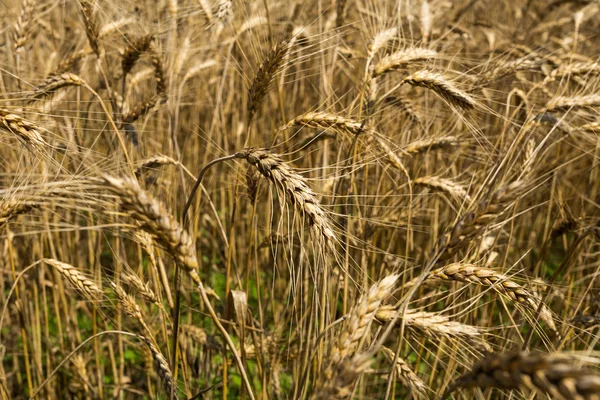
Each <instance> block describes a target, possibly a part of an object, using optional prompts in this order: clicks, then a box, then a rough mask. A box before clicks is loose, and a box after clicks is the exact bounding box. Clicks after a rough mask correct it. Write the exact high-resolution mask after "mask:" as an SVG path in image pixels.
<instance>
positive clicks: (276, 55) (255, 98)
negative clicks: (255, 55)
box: [246, 40, 290, 125]
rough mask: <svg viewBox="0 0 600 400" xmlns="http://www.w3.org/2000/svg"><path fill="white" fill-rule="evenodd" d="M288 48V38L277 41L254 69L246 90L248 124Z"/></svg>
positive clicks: (281, 64)
mask: <svg viewBox="0 0 600 400" xmlns="http://www.w3.org/2000/svg"><path fill="white" fill-rule="evenodd" d="M289 49H290V42H289V40H283V41H281V42H279V43H277V45H275V47H273V49H271V52H270V53H269V54H268V55H267V57H266V58H265V60H264V61H263V63H262V65H261V66H260V67H259V68H258V71H256V75H255V76H254V79H253V80H252V85H250V89H249V91H248V103H247V105H246V108H247V109H248V125H250V122H251V121H252V119H253V118H254V115H255V114H256V112H257V111H258V108H259V107H260V105H261V103H262V102H263V100H264V98H265V96H266V95H267V93H268V91H269V88H270V86H271V84H272V82H273V80H274V79H275V76H276V75H277V74H278V73H279V71H281V69H282V68H283V65H284V62H285V59H286V57H287V54H288V51H289Z"/></svg>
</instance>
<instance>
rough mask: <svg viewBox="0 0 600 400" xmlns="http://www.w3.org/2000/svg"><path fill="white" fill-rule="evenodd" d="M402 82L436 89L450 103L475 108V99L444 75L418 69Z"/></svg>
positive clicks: (464, 107) (460, 106)
mask: <svg viewBox="0 0 600 400" xmlns="http://www.w3.org/2000/svg"><path fill="white" fill-rule="evenodd" d="M402 83H408V84H409V85H411V86H421V87H425V88H427V89H429V90H432V91H434V92H435V93H437V94H438V95H439V96H440V97H442V98H443V99H444V100H446V101H447V102H448V103H450V104H452V105H455V106H457V107H459V108H462V109H465V110H469V109H473V108H475V104H476V103H475V100H474V99H473V98H472V97H471V96H469V95H468V94H466V93H465V92H464V91H462V90H460V89H459V88H457V87H456V86H455V85H454V84H453V83H452V82H450V81H449V80H447V79H446V78H444V77H443V76H442V75H440V74H438V73H436V72H432V71H428V70H421V71H417V72H415V73H413V74H411V75H410V76H408V77H406V78H404V79H403V80H402Z"/></svg>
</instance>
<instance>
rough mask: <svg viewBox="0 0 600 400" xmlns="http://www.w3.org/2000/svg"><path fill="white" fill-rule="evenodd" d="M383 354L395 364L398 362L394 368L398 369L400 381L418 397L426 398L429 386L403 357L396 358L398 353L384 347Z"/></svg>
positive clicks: (397, 373)
mask: <svg viewBox="0 0 600 400" xmlns="http://www.w3.org/2000/svg"><path fill="white" fill-rule="evenodd" d="M381 352H382V353H383V354H384V355H385V357H386V358H387V359H388V360H390V362H392V363H393V362H394V359H395V360H396V362H395V365H394V368H395V369H396V375H397V377H398V379H400V380H401V381H402V383H404V384H405V385H406V386H407V387H408V388H410V390H412V391H413V392H415V394H417V395H418V396H422V397H425V396H426V394H427V390H428V388H427V385H425V383H424V382H423V381H422V380H421V378H419V377H418V376H417V374H415V372H414V371H413V370H412V368H410V366H409V365H408V364H407V363H406V361H404V360H403V359H402V358H401V357H399V356H398V357H396V353H395V352H394V351H392V350H391V349H388V348H387V347H382V348H381Z"/></svg>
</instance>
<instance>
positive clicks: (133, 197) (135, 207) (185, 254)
mask: <svg viewBox="0 0 600 400" xmlns="http://www.w3.org/2000/svg"><path fill="white" fill-rule="evenodd" d="M103 180H104V182H105V184H106V186H107V188H108V189H109V190H110V191H111V192H113V193H114V194H115V195H117V196H118V198H119V201H120V203H121V208H122V209H123V210H124V211H126V212H129V213H131V214H132V216H133V217H134V218H135V219H136V220H137V221H138V222H139V223H140V224H141V227H142V229H143V230H145V231H146V232H148V233H149V234H150V235H151V236H152V237H153V238H154V240H156V241H157V242H158V243H159V244H161V245H162V246H164V247H165V249H166V250H167V251H168V252H169V253H171V255H172V256H173V257H175V260H177V262H178V263H179V264H180V265H181V266H182V267H183V268H184V269H185V270H186V272H187V273H188V274H189V275H190V277H191V278H192V280H193V281H194V282H195V283H196V284H199V283H200V277H199V275H198V272H197V269H198V259H197V258H196V249H195V246H194V243H193V241H192V238H191V236H190V234H189V233H188V232H187V231H186V230H185V229H183V227H181V226H180V225H179V223H178V222H177V220H176V219H175V218H173V216H172V215H171V213H170V212H169V211H168V210H167V209H166V207H165V206H164V205H163V204H162V203H161V202H159V201H158V200H156V199H155V198H154V197H152V195H151V194H150V193H148V192H146V191H145V190H143V189H142V188H141V187H140V185H139V184H138V183H137V181H136V180H135V179H133V178H129V177H123V178H116V177H113V176H109V175H105V176H104V178H103Z"/></svg>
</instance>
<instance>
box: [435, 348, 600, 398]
mask: <svg viewBox="0 0 600 400" xmlns="http://www.w3.org/2000/svg"><path fill="white" fill-rule="evenodd" d="M472 387H481V388H499V389H505V390H515V389H519V388H521V387H528V388H530V389H533V390H535V391H537V392H539V393H542V394H546V395H549V396H550V397H551V398H553V399H565V400H580V399H590V400H591V399H597V398H598V394H599V393H600V374H598V373H597V372H594V371H591V370H586V369H582V368H581V367H579V366H577V363H576V361H575V360H574V359H570V358H569V357H566V356H564V355H562V354H530V353H527V352H514V353H495V354H490V355H488V356H487V357H485V358H483V359H482V360H480V361H479V362H477V363H476V364H475V365H474V366H473V368H472V369H471V371H469V372H468V373H466V374H465V375H463V376H462V377H460V378H459V379H457V380H456V381H455V382H454V383H453V384H452V385H451V386H450V387H449V388H448V390H446V393H445V394H444V396H443V398H447V397H448V396H449V395H450V394H451V393H452V392H453V391H455V390H457V389H459V388H472Z"/></svg>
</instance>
